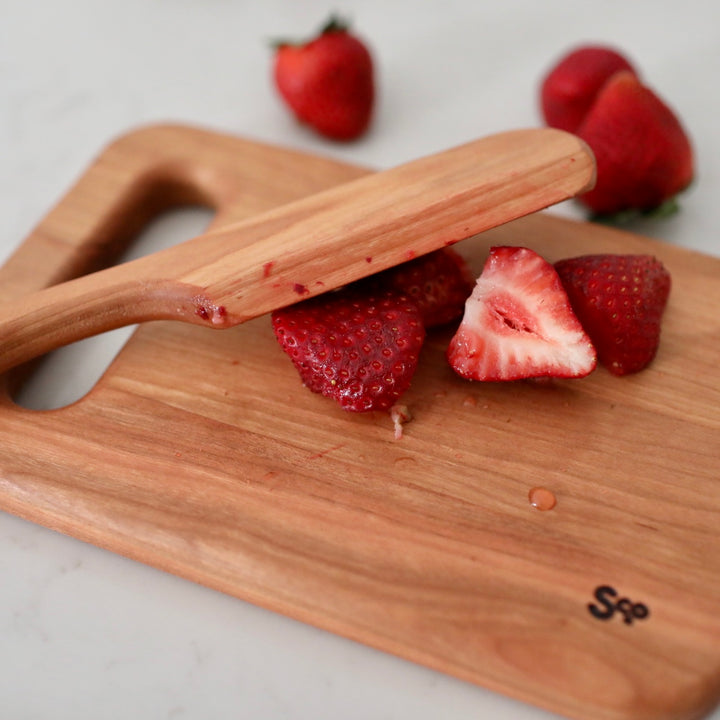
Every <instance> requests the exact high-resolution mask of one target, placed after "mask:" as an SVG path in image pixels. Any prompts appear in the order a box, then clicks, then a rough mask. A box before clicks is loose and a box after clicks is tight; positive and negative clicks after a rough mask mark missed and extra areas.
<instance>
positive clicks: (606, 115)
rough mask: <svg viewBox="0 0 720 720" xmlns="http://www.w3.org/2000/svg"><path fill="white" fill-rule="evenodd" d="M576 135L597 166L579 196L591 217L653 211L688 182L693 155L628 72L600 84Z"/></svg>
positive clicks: (668, 115)
mask: <svg viewBox="0 0 720 720" xmlns="http://www.w3.org/2000/svg"><path fill="white" fill-rule="evenodd" d="M577 134H578V135H579V137H581V138H582V139H583V140H585V142H586V143H587V144H588V145H589V146H590V148H591V149H592V151H593V153H594V154H595V160H596V162H597V182H596V184H595V187H594V188H593V189H592V190H590V191H589V192H588V193H585V194H584V195H582V196H581V197H580V200H581V201H582V202H583V203H584V204H585V205H587V206H588V207H589V208H590V209H591V210H592V211H593V213H595V214H596V215H616V214H618V213H621V212H626V211H641V212H648V211H652V210H656V209H657V208H659V207H660V206H662V205H664V204H665V203H668V202H670V201H673V200H674V198H675V196H676V195H677V194H678V193H679V192H680V191H682V190H684V189H685V188H686V187H687V186H688V185H689V184H690V182H691V181H692V179H693V173H694V162H693V151H692V147H691V144H690V140H689V139H688V136H687V134H686V132H685V130H684V128H683V127H682V125H681V124H680V121H679V120H678V118H677V116H676V115H675V114H674V112H673V111H672V110H671V109H670V108H669V107H668V106H667V105H666V104H665V103H664V102H663V101H662V100H661V99H660V98H659V97H658V96H657V95H656V94H655V93H654V92H653V91H652V90H650V88H648V87H647V86H645V85H643V84H642V83H641V82H640V81H639V80H638V78H637V77H636V76H635V75H634V74H633V73H631V72H620V73H616V74H615V75H613V76H612V77H611V78H610V79H609V80H608V81H607V82H606V83H605V85H604V86H603V88H602V90H601V91H600V93H599V94H598V96H597V97H596V99H595V102H594V103H593V105H592V107H591V108H590V111H589V112H588V113H587V115H586V116H585V119H584V120H583V122H582V124H581V125H580V127H579V128H578V130H577Z"/></svg>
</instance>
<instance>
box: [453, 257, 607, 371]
mask: <svg viewBox="0 0 720 720" xmlns="http://www.w3.org/2000/svg"><path fill="white" fill-rule="evenodd" d="M447 358H448V361H449V362H450V365H451V366H452V368H453V369H454V370H455V372H456V373H457V374H458V375H460V376H461V377H464V378H467V379H469V380H488V381H495V380H517V379H521V378H530V377H563V378H570V377H582V376H584V375H587V374H589V373H590V372H592V370H593V369H594V368H595V365H596V356H595V350H594V348H593V346H592V343H591V341H590V339H589V338H588V336H587V335H586V334H585V332H584V331H583V328H582V326H581V325H580V322H579V321H578V319H577V318H576V317H575V314H574V313H573V311H572V308H571V307H570V303H569V301H568V297H567V295H566V293H565V291H564V290H563V286H562V284H561V282H560V278H559V277H558V275H557V273H556V272H555V270H554V269H553V266H552V265H550V263H548V262H547V261H546V260H544V259H543V258H542V257H540V256H539V255H538V254H537V253H536V252H534V251H533V250H530V249H528V248H522V247H494V248H492V249H491V250H490V256H489V257H488V260H487V262H486V263H485V267H484V268H483V271H482V274H481V275H480V277H479V278H478V280H477V283H476V285H475V289H474V290H473V293H472V295H471V296H470V298H468V301H467V304H466V306H465V314H464V316H463V319H462V322H461V323H460V327H459V328H458V331H457V333H456V334H455V336H454V337H453V339H452V340H451V342H450V346H449V347H448V351H447Z"/></svg>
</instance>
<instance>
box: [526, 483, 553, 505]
mask: <svg viewBox="0 0 720 720" xmlns="http://www.w3.org/2000/svg"><path fill="white" fill-rule="evenodd" d="M528 500H529V501H530V504H531V505H532V506H533V507H534V508H536V509H537V510H552V509H553V508H554V507H555V505H557V498H556V497H555V493H553V492H552V490H548V489H547V488H544V487H534V488H533V489H532V490H530V492H529V493H528Z"/></svg>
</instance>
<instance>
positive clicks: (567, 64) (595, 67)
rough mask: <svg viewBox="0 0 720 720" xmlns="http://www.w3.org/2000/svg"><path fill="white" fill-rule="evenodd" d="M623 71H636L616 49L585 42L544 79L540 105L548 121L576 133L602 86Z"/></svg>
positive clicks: (551, 125)
mask: <svg viewBox="0 0 720 720" xmlns="http://www.w3.org/2000/svg"><path fill="white" fill-rule="evenodd" d="M621 70H629V71H631V72H635V71H634V69H633V67H632V65H631V64H630V61H629V60H628V59H627V58H626V57H624V56H623V55H621V54H620V53H619V52H618V51H617V50H614V49H613V48H609V47H605V46H601V45H584V46H582V47H579V48H577V49H575V50H573V51H571V52H569V53H568V54H567V55H565V56H564V57H563V58H561V59H560V61H559V62H558V63H557V64H556V65H555V66H554V67H553V68H552V70H551V71H550V72H549V73H548V74H547V75H546V76H545V78H544V80H543V81H542V85H541V88H540V104H541V109H542V113H543V116H544V118H545V122H546V123H547V124H548V125H549V126H550V127H555V128H560V129H561V130H567V131H568V132H575V131H576V130H577V129H578V127H579V126H580V123H581V122H582V121H583V119H584V118H585V115H587V113H588V111H589V110H590V107H591V105H592V104H593V102H594V101H595V97H596V96H597V94H598V93H599V92H600V89H601V88H602V86H603V85H604V84H605V83H606V82H607V81H608V80H609V79H610V78H611V77H612V76H613V75H614V74H615V73H617V72H620V71H621Z"/></svg>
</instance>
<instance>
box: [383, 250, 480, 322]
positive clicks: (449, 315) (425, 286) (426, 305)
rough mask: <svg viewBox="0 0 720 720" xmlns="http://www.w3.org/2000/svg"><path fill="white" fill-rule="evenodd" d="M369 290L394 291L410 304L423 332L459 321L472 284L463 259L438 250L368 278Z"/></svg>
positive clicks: (456, 254) (472, 280) (451, 251)
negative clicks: (375, 288) (413, 304)
mask: <svg viewBox="0 0 720 720" xmlns="http://www.w3.org/2000/svg"><path fill="white" fill-rule="evenodd" d="M369 284H370V285H371V286H373V287H380V288H387V289H393V290H397V291H399V292H402V293H404V294H405V295H407V296H408V297H409V298H410V299H411V300H413V301H414V302H415V303H416V304H417V306H418V308H419V309H420V314H421V315H422V319H423V323H424V325H425V327H426V328H431V327H435V326H437V325H445V324H446V323H449V322H452V321H453V320H456V319H457V318H460V317H462V314H463V308H464V307H465V301H466V300H467V297H468V295H470V293H471V292H472V289H473V285H474V284H475V281H474V278H473V277H472V275H471V273H470V270H469V268H468V266H467V263H466V262H465V259H464V258H463V257H462V256H461V255H459V254H458V253H457V252H455V251H454V250H452V249H451V248H442V249H440V250H435V251H434V252H431V253H428V254H427V255H422V256H421V257H418V258H415V259H414V260H410V261H408V262H405V263H403V264H402V265H397V266H395V267H392V268H390V269H388V270H385V271H384V272H381V273H378V274H377V275H373V276H372V277H371V278H369Z"/></svg>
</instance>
